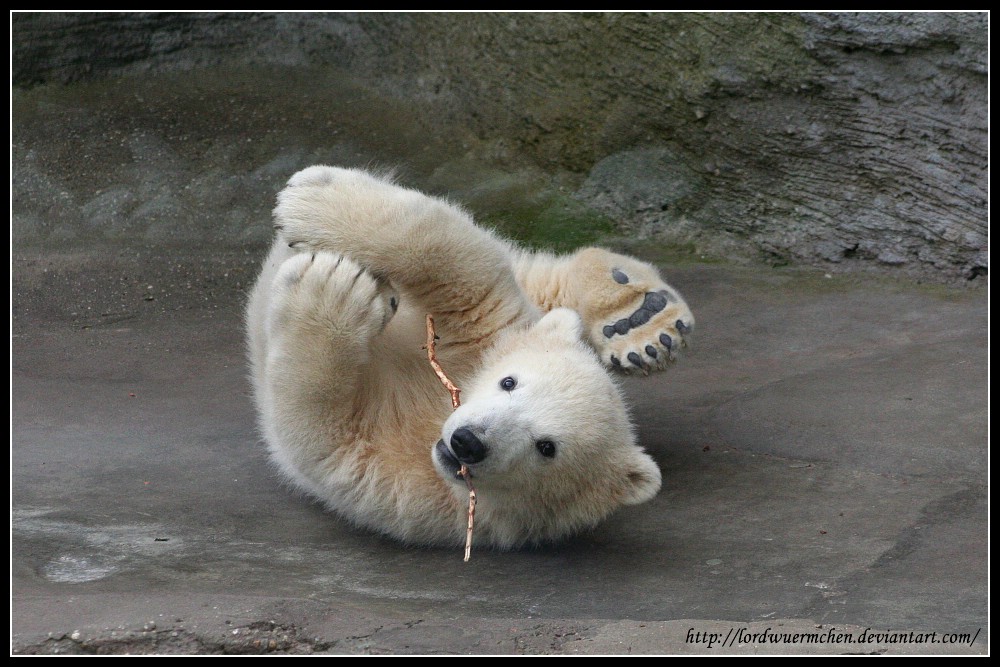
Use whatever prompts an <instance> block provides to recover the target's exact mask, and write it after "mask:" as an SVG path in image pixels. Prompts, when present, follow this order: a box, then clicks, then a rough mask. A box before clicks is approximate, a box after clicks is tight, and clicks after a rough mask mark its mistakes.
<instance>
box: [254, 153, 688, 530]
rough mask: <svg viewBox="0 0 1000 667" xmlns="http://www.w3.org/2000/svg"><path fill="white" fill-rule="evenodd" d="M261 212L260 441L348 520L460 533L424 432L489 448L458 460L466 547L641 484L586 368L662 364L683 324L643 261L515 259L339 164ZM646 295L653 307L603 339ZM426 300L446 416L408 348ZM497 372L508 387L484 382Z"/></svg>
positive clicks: (650, 474)
mask: <svg viewBox="0 0 1000 667" xmlns="http://www.w3.org/2000/svg"><path fill="white" fill-rule="evenodd" d="M274 216H275V226H276V228H277V229H278V234H277V238H276V240H275V243H274V246H273V247H272V249H271V251H270V254H269V255H268V257H267V259H266V260H265V262H264V266H263V269H262V272H261V274H260V277H259V278H258V281H257V284H256V286H255V288H254V290H253V293H252V295H251V299H250V302H249V304H248V308H247V313H246V322H247V335H248V353H249V357H250V365H251V372H252V379H253V385H254V393H255V398H256V402H257V407H258V411H259V420H260V426H261V429H262V431H263V435H264V438H265V440H266V442H267V444H268V447H269V449H270V452H271V454H272V457H273V459H274V461H275V462H276V463H277V464H278V466H279V467H280V469H281V470H282V471H283V472H284V473H285V474H286V475H287V476H288V478H289V479H290V480H291V481H292V482H293V483H294V484H295V485H296V486H298V487H299V488H301V489H303V490H305V491H307V492H309V493H310V494H312V495H314V496H315V497H317V498H319V499H321V500H322V501H323V502H325V503H326V505H327V506H329V507H330V508H331V509H333V510H335V511H336V512H338V513H340V514H341V515H343V516H344V517H346V518H347V519H349V520H350V521H352V522H354V523H356V524H358V525H360V526H364V527H367V528H370V529H373V530H376V531H380V532H383V533H385V534H388V535H391V536H393V537H395V538H398V539H401V540H403V541H406V542H410V543H421V544H461V543H462V542H463V541H464V537H465V523H466V509H467V491H466V488H465V484H464V483H463V482H462V480H461V479H457V478H456V476H455V469H454V468H455V466H453V465H449V460H451V459H450V458H449V459H445V458H443V457H442V456H440V455H439V454H438V453H437V452H436V451H435V443H437V442H438V441H439V440H442V441H443V442H444V443H446V444H447V443H450V442H452V435H453V434H454V433H455V431H456V430H457V429H459V428H470V429H472V430H473V431H475V433H476V434H477V435H479V437H480V438H481V439H482V442H483V443H485V446H486V447H487V449H488V451H489V456H488V457H487V458H486V459H485V460H483V461H481V462H477V463H474V464H472V465H470V469H471V470H472V473H473V475H474V482H475V485H476V488H477V492H478V496H479V505H478V509H477V526H476V535H475V542H476V544H477V545H486V544H489V545H492V546H495V547H498V548H510V547H516V546H519V545H523V544H528V543H538V542H546V541H552V540H556V539H559V538H561V537H564V536H566V535H569V534H572V533H573V532H576V531H579V530H581V529H584V528H587V527H590V526H593V525H595V524H596V523H597V522H599V521H600V520H601V519H603V518H604V517H606V516H607V515H608V514H609V513H611V512H612V511H613V510H615V509H616V508H617V507H620V506H621V505H627V504H634V503H640V502H644V501H646V500H649V499H650V498H652V497H653V496H654V495H655V494H656V492H657V491H658V490H659V487H660V472H659V469H658V468H657V466H656V465H655V463H654V462H653V461H652V459H651V458H650V457H649V456H648V455H647V454H645V453H644V452H643V451H642V449H641V448H639V447H638V446H637V445H636V443H635V437H634V434H633V430H632V427H631V424H630V422H629V418H628V412H627V409H626V407H625V404H624V402H623V399H622V396H621V393H620V391H619V389H618V387H617V385H616V383H615V381H614V380H613V379H612V378H611V376H610V375H609V374H608V372H607V370H606V369H605V367H604V366H605V365H616V364H615V363H614V362H617V364H618V365H621V366H622V367H623V368H624V369H626V370H629V369H631V370H636V371H642V372H648V371H649V370H654V369H659V368H663V367H664V366H665V365H666V364H667V363H668V362H669V361H670V360H671V359H672V358H673V356H674V354H675V352H676V350H677V349H678V348H679V347H680V345H681V344H682V341H683V336H682V335H681V334H682V333H684V331H686V330H687V328H688V327H690V326H692V325H693V319H692V318H691V314H690V312H689V311H688V309H687V306H686V305H685V304H684V302H683V300H681V298H680V296H679V295H678V294H677V293H676V292H675V291H674V290H672V288H669V287H668V286H667V285H665V284H664V283H663V281H662V280H661V279H660V278H659V276H658V274H657V273H656V271H655V269H653V268H652V267H650V266H649V265H647V264H645V263H642V262H638V261H637V260H634V259H631V258H628V257H624V256H621V255H615V254H612V253H609V252H607V251H604V250H598V249H588V250H583V251H580V252H578V253H576V254H574V255H570V256H568V257H555V256H551V255H546V254H531V253H528V252H525V251H522V250H520V249H518V248H515V247H514V246H512V245H511V244H509V243H507V242H505V241H503V240H501V239H499V238H497V237H496V236H495V235H493V234H492V233H490V232H488V231H486V230H483V229H481V228H479V227H476V226H475V225H474V224H473V222H472V220H471V218H470V217H469V216H468V215H467V214H466V213H464V212H463V211H462V210H460V209H459V208H457V207H455V206H453V205H451V204H449V203H448V202H445V201H443V200H441V199H436V198H433V197H428V196H426V195H424V194H421V193H419V192H416V191H413V190H408V189H404V188H401V187H399V186H397V185H395V184H394V183H392V182H391V180H389V179H387V178H384V177H381V176H379V175H375V174H371V173H366V172H363V171H358V170H349V169H338V168H333V167H325V166H317V167H310V168H309V169H306V170H304V171H301V172H299V173H298V174H296V175H295V176H293V177H292V178H291V180H290V181H289V183H288V186H287V187H286V188H285V189H284V190H283V191H282V192H281V193H280V195H279V196H278V204H277V207H276V208H275V212H274ZM612 270H614V271H616V272H618V273H616V274H615V275H616V276H619V278H620V275H621V274H626V275H627V276H628V282H627V283H625V284H622V283H621V282H619V278H616V279H612ZM657 290H660V291H662V292H663V293H664V294H669V297H670V298H669V304H668V305H667V307H665V308H662V309H661V310H660V311H659V312H658V313H656V314H655V315H654V316H652V317H643V318H639V319H644V320H648V321H644V322H643V323H642V326H636V327H632V328H630V330H629V331H628V332H627V334H624V335H619V334H617V333H615V334H614V335H612V336H609V335H607V332H608V331H609V330H608V329H606V327H608V326H609V324H614V323H615V322H616V321H619V320H622V318H625V319H628V317H629V314H630V313H633V312H634V311H636V309H637V308H638V307H639V305H641V304H642V303H643V297H644V295H645V294H648V293H650V292H653V291H657ZM397 306H398V310H397ZM394 311H395V312H394ZM427 313H431V314H433V315H434V316H435V320H436V323H437V331H438V335H439V337H440V341H439V343H438V345H437V351H438V358H439V360H440V362H441V364H442V365H443V367H444V368H445V370H446V371H447V373H448V374H449V376H450V377H451V378H452V379H453V380H454V381H455V382H456V384H457V385H458V386H459V387H460V388H461V389H462V390H463V394H462V398H463V404H462V406H461V407H460V408H459V409H458V410H455V411H453V410H452V408H451V405H450V400H449V396H448V394H447V392H446V391H445V390H444V388H443V387H442V386H441V384H440V382H439V381H438V379H437V377H436V376H435V375H434V373H433V371H432V370H431V367H430V365H429V363H428V362H427V358H426V352H425V351H424V350H423V349H422V345H423V344H424V342H425V337H426V334H425V326H424V317H425V315H426V314H427ZM545 313H548V314H545ZM636 321H638V320H636ZM678 321H680V322H682V326H681V329H683V331H679V330H678V328H677V326H676V324H677V322H678ZM663 335H666V336H667V339H664V338H663ZM664 340H668V341H672V342H673V344H672V345H671V346H670V347H669V348H668V347H666V346H665V345H664V343H663V341H664ZM649 350H652V353H653V355H654V356H650V354H648V353H646V354H645V356H644V357H643V359H642V360H641V362H640V363H639V364H638V365H635V364H631V365H630V364H629V363H628V362H627V361H626V362H625V363H624V364H622V360H624V359H628V358H629V357H628V355H629V352H633V353H638V354H640V355H642V354H644V351H647V352H648V351H649ZM612 357H614V359H612ZM602 361H603V362H604V363H603V364H602V363H601V362H602ZM505 377H515V378H516V380H517V387H516V389H514V390H512V391H506V390H504V389H502V388H501V387H500V386H499V384H498V383H499V382H500V381H501V380H502V379H503V378H505ZM540 441H550V442H552V443H554V444H555V446H556V447H557V450H556V454H555V455H554V456H552V457H545V456H542V455H541V454H540V453H539V452H540V450H539V449H538V447H537V445H538V443H539V442H540ZM450 451H451V450H450V449H449V452H450Z"/></svg>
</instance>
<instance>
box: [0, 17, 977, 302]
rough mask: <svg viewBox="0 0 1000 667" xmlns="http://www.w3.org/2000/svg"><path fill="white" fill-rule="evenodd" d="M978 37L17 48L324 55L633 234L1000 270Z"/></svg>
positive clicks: (316, 35)
mask: <svg viewBox="0 0 1000 667" xmlns="http://www.w3.org/2000/svg"><path fill="white" fill-rule="evenodd" d="M987 37H988V15H987V14H985V13H926V14H925V13H906V14H900V13H838V14H791V13H768V14H759V13H752V14H733V13H726V14H714V13H707V14H690V13H655V14H646V13H623V14H561V13H560V14H404V13H384V14H383V13H372V14H140V13H132V14H33V13H25V14H14V16H13V30H12V39H13V42H12V46H13V59H12V68H13V77H14V83H15V85H16V86H17V87H19V88H22V89H24V88H28V87H31V86H34V85H36V84H39V83H44V82H68V83H71V82H78V81H81V80H90V79H94V78H99V77H102V76H107V75H128V76H142V75H143V73H144V72H146V73H149V74H155V73H157V72H164V71H173V72H176V71H190V70H194V69H198V68H202V69H204V68H212V67H218V66H232V65H233V64H240V65H243V66H249V67H253V66H257V65H268V66H283V67H290V68H296V67H305V66H308V67H324V68H329V69H331V70H335V71H337V72H339V73H341V74H343V75H344V76H346V77H348V78H349V79H350V81H351V82H352V83H353V84H354V85H357V86H360V87H363V88H365V89H366V90H370V91H373V93H377V94H378V95H380V96H383V97H384V98H386V99H387V100H390V101H392V102H393V103H399V104H403V105H405V106H406V108H407V109H410V110H411V111H412V113H413V114H414V115H415V116H416V117H419V118H420V119H421V122H422V123H424V124H425V125H426V126H427V127H429V128H433V127H440V126H442V125H444V126H448V127H452V128H460V132H458V133H457V134H456V136H457V135H461V137H462V141H463V142H464V144H463V147H462V149H463V150H464V151H465V157H466V159H468V160H471V161H473V162H477V163H481V164H489V165H491V166H493V167H496V168H498V169H506V170H518V169H524V168H530V169H537V170H539V171H540V172H541V173H543V174H545V175H549V176H551V177H552V178H553V179H555V181H554V182H558V183H560V184H562V185H563V187H566V188H568V191H569V192H571V193H572V195H573V196H574V197H575V198H576V199H577V200H578V201H580V202H582V203H584V204H585V205H587V206H588V207H591V208H593V209H597V210H599V211H601V212H603V213H605V214H607V215H609V216H610V217H611V218H612V219H613V220H614V221H615V222H616V223H617V224H618V225H619V228H620V229H621V230H622V231H623V232H626V233H628V234H629V235H631V236H638V237H640V238H650V239H653V240H656V241H659V242H665V243H670V244H680V245H683V246H685V247H689V248H693V249H695V250H697V251H698V252H700V253H711V254H717V255H724V256H727V257H733V258H744V259H754V258H762V259H765V260H767V261H770V262H773V263H779V264H784V263H805V264H810V265H816V266H821V267H825V268H826V269H828V270H842V269H846V268H850V267H860V268H872V269H877V270H883V271H887V272H891V273H897V274H905V275H909V276H913V277H921V278H931V279H934V280H937V281H945V282H951V281H955V282H961V281H964V280H973V279H976V278H978V277H980V276H984V275H985V274H986V272H987V267H988V246H987V234H988V229H987V217H988V208H987V176H988V172H987V121H988V111H987V92H988V84H987V75H988V42H987ZM14 120H15V133H16V126H17V120H18V119H17V117H15V119H14ZM438 139H440V137H438ZM15 160H16V158H15Z"/></svg>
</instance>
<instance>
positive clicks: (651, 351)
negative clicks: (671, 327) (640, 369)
mask: <svg viewBox="0 0 1000 667" xmlns="http://www.w3.org/2000/svg"><path fill="white" fill-rule="evenodd" d="M646 354H648V355H649V356H651V357H652V358H653V359H656V348H655V347H653V346H652V345H647V346H646Z"/></svg>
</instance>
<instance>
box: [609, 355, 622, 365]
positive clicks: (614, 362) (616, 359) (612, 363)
mask: <svg viewBox="0 0 1000 667" xmlns="http://www.w3.org/2000/svg"><path fill="white" fill-rule="evenodd" d="M611 365H612V366H621V365H622V362H620V361H619V360H618V357H616V356H615V355H613V354H612V355H611Z"/></svg>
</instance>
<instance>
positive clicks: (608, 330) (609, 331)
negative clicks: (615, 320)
mask: <svg viewBox="0 0 1000 667" xmlns="http://www.w3.org/2000/svg"><path fill="white" fill-rule="evenodd" d="M603 331H604V337H605V338H611V337H612V336H614V335H615V328H614V327H613V326H611V325H610V324H608V325H606V326H605V327H604V329H603Z"/></svg>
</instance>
